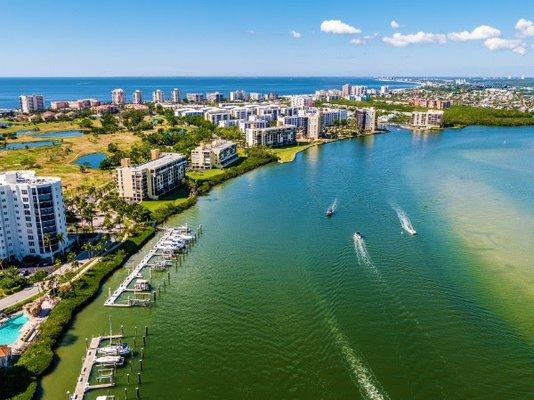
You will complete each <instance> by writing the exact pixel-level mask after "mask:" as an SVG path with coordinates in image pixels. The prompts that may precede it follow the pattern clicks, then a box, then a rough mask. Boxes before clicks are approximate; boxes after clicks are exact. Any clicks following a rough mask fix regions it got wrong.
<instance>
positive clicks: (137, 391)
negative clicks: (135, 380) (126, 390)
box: [135, 387, 141, 400]
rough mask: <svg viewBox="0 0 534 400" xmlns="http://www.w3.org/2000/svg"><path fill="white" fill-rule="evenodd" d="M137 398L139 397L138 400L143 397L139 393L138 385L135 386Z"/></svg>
mask: <svg viewBox="0 0 534 400" xmlns="http://www.w3.org/2000/svg"><path fill="white" fill-rule="evenodd" d="M135 398H136V399H138V400H139V399H140V398H141V394H140V393H139V388H138V387H136V388H135Z"/></svg>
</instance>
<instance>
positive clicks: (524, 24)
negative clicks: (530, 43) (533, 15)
mask: <svg viewBox="0 0 534 400" xmlns="http://www.w3.org/2000/svg"><path fill="white" fill-rule="evenodd" d="M515 29H516V31H517V36H519V37H530V36H534V22H532V21H530V20H527V19H524V18H521V19H520V20H519V21H517V23H516V24H515Z"/></svg>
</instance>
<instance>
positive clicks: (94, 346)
mask: <svg viewBox="0 0 534 400" xmlns="http://www.w3.org/2000/svg"><path fill="white" fill-rule="evenodd" d="M122 338H123V335H108V336H97V337H94V338H92V339H91V342H90V343H89V347H88V348H87V352H86V353H85V357H84V359H83V364H82V370H81V372H80V376H79V377H78V380H77V382H76V389H74V394H73V395H72V396H70V399H71V400H82V399H83V398H84V396H85V393H86V392H87V391H89V390H92V389H103V388H109V387H113V386H115V383H114V382H109V383H100V384H96V385H90V384H89V378H90V377H91V371H92V369H93V366H94V364H95V360H96V359H97V357H98V356H97V353H98V347H99V346H100V342H101V341H102V340H112V339H122Z"/></svg>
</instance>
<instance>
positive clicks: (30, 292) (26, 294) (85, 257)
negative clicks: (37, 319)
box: [0, 242, 120, 311]
mask: <svg viewBox="0 0 534 400" xmlns="http://www.w3.org/2000/svg"><path fill="white" fill-rule="evenodd" d="M110 244H112V246H111V247H109V248H108V249H107V250H106V251H105V252H104V254H106V253H108V252H109V251H111V250H113V249H114V248H115V247H116V246H118V245H119V244H120V243H112V242H108V245H110ZM76 258H77V259H78V261H79V262H80V263H81V264H83V265H84V267H83V269H80V270H78V271H81V272H82V273H83V272H85V269H86V268H87V267H88V266H92V265H93V264H92V262H93V261H95V258H92V259H91V258H89V253H88V252H86V251H82V252H81V253H80V254H78V256H77V257H76ZM96 258H100V257H96ZM69 268H70V263H66V264H63V265H62V266H61V267H59V268H58V269H56V270H55V271H54V272H52V273H51V275H63V274H64V273H65V272H66V271H68V269H69ZM80 275H81V273H78V275H76V277H75V278H74V279H78V278H79V276H80ZM38 293H39V288H38V287H37V286H36V285H32V286H28V287H27V288H24V289H22V290H21V291H19V292H17V293H13V294H12V295H9V296H6V297H4V298H3V299H0V311H2V310H4V309H6V308H7V307H11V306H14V305H15V304H17V303H20V302H21V301H24V300H26V299H29V298H30V297H32V296H35V295H36V294H38Z"/></svg>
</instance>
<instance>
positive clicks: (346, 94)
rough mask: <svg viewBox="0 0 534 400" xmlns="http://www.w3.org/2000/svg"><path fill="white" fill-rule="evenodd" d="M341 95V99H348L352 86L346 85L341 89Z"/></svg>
mask: <svg viewBox="0 0 534 400" xmlns="http://www.w3.org/2000/svg"><path fill="white" fill-rule="evenodd" d="M341 93H342V95H343V97H349V96H350V95H351V94H352V86H351V85H350V84H349V83H346V84H345V85H343V87H342V88H341Z"/></svg>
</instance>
